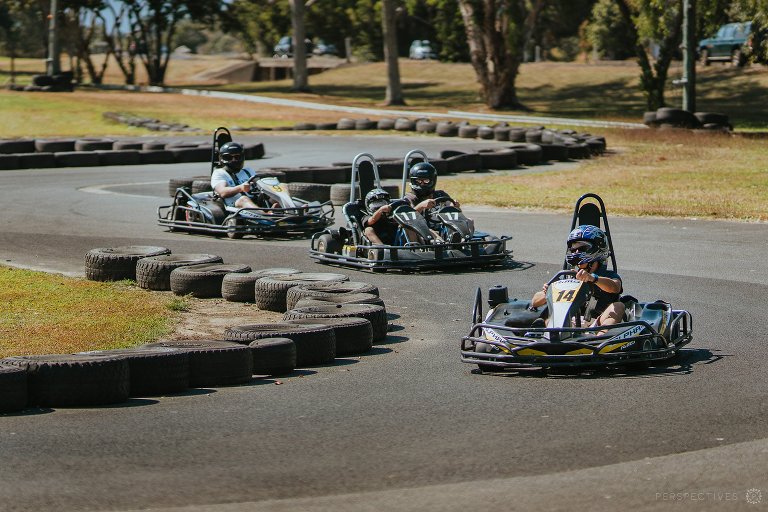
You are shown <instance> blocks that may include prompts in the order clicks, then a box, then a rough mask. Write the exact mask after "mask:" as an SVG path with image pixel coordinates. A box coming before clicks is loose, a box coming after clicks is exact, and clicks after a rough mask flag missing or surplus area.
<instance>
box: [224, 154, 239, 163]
mask: <svg viewBox="0 0 768 512" xmlns="http://www.w3.org/2000/svg"><path fill="white" fill-rule="evenodd" d="M242 159H243V155H241V154H240V153H224V154H222V155H221V161H222V162H239V161H241V160H242Z"/></svg>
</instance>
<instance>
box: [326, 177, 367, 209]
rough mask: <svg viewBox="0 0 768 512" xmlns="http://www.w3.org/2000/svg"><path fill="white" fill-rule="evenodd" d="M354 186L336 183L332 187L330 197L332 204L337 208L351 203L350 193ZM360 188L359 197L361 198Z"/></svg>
mask: <svg viewBox="0 0 768 512" xmlns="http://www.w3.org/2000/svg"><path fill="white" fill-rule="evenodd" d="M351 188H352V186H351V185H350V184H349V183H336V184H334V185H331V191H330V194H329V197H330V199H331V203H332V204H333V205H335V206H340V205H344V204H347V203H348V202H349V192H350V189H351ZM359 188H360V187H358V194H357V197H359V196H360V194H359Z"/></svg>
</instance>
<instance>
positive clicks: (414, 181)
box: [408, 162, 437, 197]
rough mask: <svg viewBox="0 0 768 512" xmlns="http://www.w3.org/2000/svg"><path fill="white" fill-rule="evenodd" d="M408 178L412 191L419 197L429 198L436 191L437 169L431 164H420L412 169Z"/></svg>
mask: <svg viewBox="0 0 768 512" xmlns="http://www.w3.org/2000/svg"><path fill="white" fill-rule="evenodd" d="M408 178H409V179H410V181H411V190H413V192H414V193H415V194H416V195H417V196H418V197H423V196H428V195H429V194H431V193H432V192H434V191H435V186H436V185H437V169H435V166H434V165H432V164H430V163H429V162H419V163H418V164H415V165H414V166H413V167H411V168H410V170H409V171H408Z"/></svg>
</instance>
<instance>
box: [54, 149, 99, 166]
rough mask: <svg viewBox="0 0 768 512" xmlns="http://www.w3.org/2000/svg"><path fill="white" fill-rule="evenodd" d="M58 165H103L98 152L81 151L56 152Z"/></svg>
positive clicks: (55, 156)
mask: <svg viewBox="0 0 768 512" xmlns="http://www.w3.org/2000/svg"><path fill="white" fill-rule="evenodd" d="M53 157H54V158H55V159H56V167H97V166H99V165H101V162H100V161H99V155H98V154H96V153H88V152H79V151H62V152H59V153H54V154H53Z"/></svg>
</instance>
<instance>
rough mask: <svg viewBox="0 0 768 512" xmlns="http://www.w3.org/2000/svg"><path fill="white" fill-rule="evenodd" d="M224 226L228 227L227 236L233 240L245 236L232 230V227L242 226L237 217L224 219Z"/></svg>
mask: <svg viewBox="0 0 768 512" xmlns="http://www.w3.org/2000/svg"><path fill="white" fill-rule="evenodd" d="M224 227H226V228H227V237H229V238H231V239H233V240H237V239H240V238H243V234H242V233H238V232H236V231H232V230H230V228H234V229H237V228H238V227H240V223H239V222H238V221H237V219H235V218H231V219H227V220H226V221H224Z"/></svg>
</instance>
